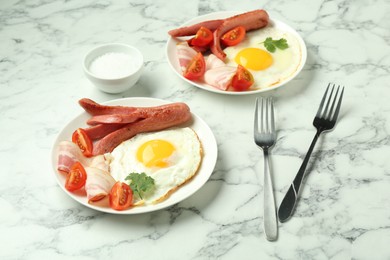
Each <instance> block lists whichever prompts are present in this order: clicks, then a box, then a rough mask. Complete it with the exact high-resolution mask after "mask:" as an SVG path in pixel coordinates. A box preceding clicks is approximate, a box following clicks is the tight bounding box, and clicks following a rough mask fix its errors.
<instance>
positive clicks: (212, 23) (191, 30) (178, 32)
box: [168, 19, 223, 37]
mask: <svg viewBox="0 0 390 260" xmlns="http://www.w3.org/2000/svg"><path fill="white" fill-rule="evenodd" d="M222 23H223V19H217V20H209V21H204V22H201V23H197V24H193V25H190V26H185V27H181V28H177V29H173V30H170V31H169V32H168V34H169V35H170V36H172V37H181V36H191V35H195V34H196V33H197V32H198V31H199V29H200V28H201V27H205V28H208V29H209V30H211V31H214V30H215V29H217V28H218V27H219V26H220V25H221V24H222Z"/></svg>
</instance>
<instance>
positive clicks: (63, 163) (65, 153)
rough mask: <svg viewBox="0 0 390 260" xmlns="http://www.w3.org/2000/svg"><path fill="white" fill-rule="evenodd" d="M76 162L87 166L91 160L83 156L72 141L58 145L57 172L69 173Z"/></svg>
mask: <svg viewBox="0 0 390 260" xmlns="http://www.w3.org/2000/svg"><path fill="white" fill-rule="evenodd" d="M75 162H80V163H81V164H83V165H87V164H89V163H90V159H89V158H87V157H85V156H84V155H83V154H82V152H81V151H80V148H79V147H78V146H77V145H76V144H74V143H72V142H70V141H61V142H60V143H59V145H58V163H57V170H58V171H60V172H63V173H68V172H69V171H70V168H72V166H73V164H74V163H75Z"/></svg>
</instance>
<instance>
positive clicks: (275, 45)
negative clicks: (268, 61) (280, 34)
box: [263, 37, 288, 53]
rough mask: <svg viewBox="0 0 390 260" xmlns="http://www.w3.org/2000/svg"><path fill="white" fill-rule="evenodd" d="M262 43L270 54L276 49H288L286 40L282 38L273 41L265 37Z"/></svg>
mask: <svg viewBox="0 0 390 260" xmlns="http://www.w3.org/2000/svg"><path fill="white" fill-rule="evenodd" d="M263 43H264V47H265V48H266V49H267V51H269V52H272V53H274V52H275V51H276V49H280V50H284V49H287V48H288V43H287V40H286V39H284V38H281V39H279V40H273V39H272V38H271V37H267V38H266V39H265V41H264V42H263Z"/></svg>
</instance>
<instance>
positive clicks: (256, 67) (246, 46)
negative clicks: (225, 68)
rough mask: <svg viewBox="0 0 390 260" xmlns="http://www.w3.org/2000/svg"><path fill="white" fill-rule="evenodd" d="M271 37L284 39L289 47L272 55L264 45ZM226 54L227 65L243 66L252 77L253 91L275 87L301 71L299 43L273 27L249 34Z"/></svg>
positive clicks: (227, 50)
mask: <svg viewBox="0 0 390 260" xmlns="http://www.w3.org/2000/svg"><path fill="white" fill-rule="evenodd" d="M268 37H272V39H273V40H279V39H281V38H284V39H286V40H287V43H288V45H289V47H288V48H287V49H284V50H280V49H276V51H275V52H274V53H271V52H269V51H268V50H267V49H266V48H265V47H264V41H265V40H266V38H268ZM224 52H225V53H226V61H225V63H226V64H227V65H229V66H237V65H238V64H241V65H242V66H244V67H245V68H246V69H248V70H249V71H250V72H251V73H252V75H253V78H254V81H255V83H254V84H253V86H252V87H251V89H259V88H260V89H263V88H267V87H271V86H273V85H275V84H278V83H279V82H281V81H283V80H285V79H287V78H289V77H291V76H292V75H293V74H294V73H295V72H296V71H297V69H298V67H299V65H300V62H301V59H302V50H301V47H300V44H299V42H298V39H297V38H296V37H295V36H294V35H292V34H291V33H289V32H286V31H282V30H280V29H278V28H276V27H275V26H274V25H273V24H269V25H268V26H267V27H266V28H263V29H259V30H254V31H250V32H247V34H246V36H245V39H244V40H243V41H242V42H240V43H239V44H238V45H236V46H231V47H227V48H225V49H224Z"/></svg>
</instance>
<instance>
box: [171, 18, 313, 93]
mask: <svg viewBox="0 0 390 260" xmlns="http://www.w3.org/2000/svg"><path fill="white" fill-rule="evenodd" d="M244 12H245V11H218V12H212V13H208V14H204V15H199V16H196V17H194V18H192V19H190V20H188V21H186V22H184V23H182V24H181V25H179V26H178V27H177V28H179V27H183V26H188V25H191V24H194V23H198V22H201V21H204V20H205V19H219V18H224V17H229V16H232V15H237V14H240V13H244ZM268 14H269V12H268ZM269 20H270V22H272V23H274V24H278V25H279V26H283V27H285V28H287V29H288V30H289V31H290V32H291V33H292V34H294V36H296V38H297V40H298V42H299V44H300V46H301V54H302V55H301V62H300V63H299V66H298V68H297V70H296V72H295V73H294V74H293V76H291V77H290V78H288V79H287V80H285V81H284V82H283V83H282V84H280V83H279V84H276V85H274V86H272V87H268V88H265V89H257V90H250V91H223V90H219V89H217V88H213V87H211V86H208V85H205V84H201V83H197V82H193V81H191V80H188V79H186V78H184V77H183V76H182V75H181V73H180V72H179V71H178V70H177V68H175V66H174V65H173V64H172V62H171V59H170V56H171V55H170V54H169V53H170V49H171V48H170V46H171V45H172V42H174V41H177V40H176V39H175V38H174V37H171V36H169V38H168V40H167V42H166V47H165V56H166V59H167V61H168V64H169V67H170V68H171V69H172V70H173V72H174V73H175V74H176V75H177V76H178V77H179V78H180V79H182V80H184V81H185V82H187V83H188V84H190V85H193V86H195V87H197V88H200V89H203V90H206V91H209V92H213V93H217V94H224V95H252V94H258V93H263V92H268V91H271V90H275V89H278V88H281V87H283V86H285V85H286V84H287V83H288V82H290V81H291V80H293V79H294V78H295V77H296V76H298V74H299V73H300V72H301V71H302V69H303V68H304V66H305V64H306V61H307V47H306V44H305V41H304V40H303V38H302V37H301V35H300V34H299V33H298V32H297V31H296V30H295V29H294V28H293V27H291V26H290V25H288V24H286V23H284V22H282V21H280V20H278V19H273V18H269Z"/></svg>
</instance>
